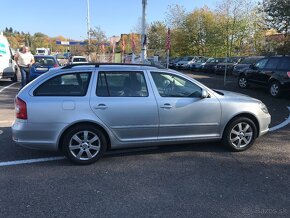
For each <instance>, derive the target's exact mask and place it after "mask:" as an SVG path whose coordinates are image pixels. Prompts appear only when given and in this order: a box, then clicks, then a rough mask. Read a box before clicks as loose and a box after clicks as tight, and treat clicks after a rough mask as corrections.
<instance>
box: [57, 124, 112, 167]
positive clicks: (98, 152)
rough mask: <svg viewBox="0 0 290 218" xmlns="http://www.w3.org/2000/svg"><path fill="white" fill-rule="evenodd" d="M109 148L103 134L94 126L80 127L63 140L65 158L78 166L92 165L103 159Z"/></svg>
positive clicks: (67, 134) (73, 129)
mask: <svg viewBox="0 0 290 218" xmlns="http://www.w3.org/2000/svg"><path fill="white" fill-rule="evenodd" d="M106 148H107V140H106V137H105V136H104V134H103V132H102V131H101V130H99V129H98V128H96V127H94V126H92V125H80V126H76V127H73V128H72V129H70V130H69V131H68V132H67V133H66V134H65V135H64V138H63V143H62V149H63V152H64V154H65V156H66V157H67V158H68V159H69V160H71V161H72V162H74V163H76V164H81V165H85V164H91V163H94V162H96V161H97V160H98V159H100V158H101V157H102V155H103V154H104V152H105V151H106Z"/></svg>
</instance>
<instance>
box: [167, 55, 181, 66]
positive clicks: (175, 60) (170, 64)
mask: <svg viewBox="0 0 290 218" xmlns="http://www.w3.org/2000/svg"><path fill="white" fill-rule="evenodd" d="M181 59H182V58H180V57H179V58H172V59H170V60H169V68H175V64H176V63H177V62H178V61H180V60H181Z"/></svg>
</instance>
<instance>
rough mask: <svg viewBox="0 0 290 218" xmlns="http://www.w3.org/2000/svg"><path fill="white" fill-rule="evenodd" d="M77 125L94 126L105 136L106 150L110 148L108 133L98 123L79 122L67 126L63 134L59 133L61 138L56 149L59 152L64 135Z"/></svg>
mask: <svg viewBox="0 0 290 218" xmlns="http://www.w3.org/2000/svg"><path fill="white" fill-rule="evenodd" d="M79 125H91V126H94V127H96V128H98V129H99V130H100V131H102V133H103V134H104V136H105V138H106V140H107V150H109V149H110V148H111V139H110V136H109V134H108V132H107V131H106V129H105V128H104V127H103V126H101V125H100V124H98V123H95V122H92V121H81V122H77V123H73V124H71V125H70V126H67V127H66V128H65V129H64V130H63V132H62V133H61V136H60V137H59V140H58V149H59V150H61V149H62V143H63V139H64V136H65V134H66V133H67V132H68V131H70V130H71V129H72V128H74V127H76V126H79Z"/></svg>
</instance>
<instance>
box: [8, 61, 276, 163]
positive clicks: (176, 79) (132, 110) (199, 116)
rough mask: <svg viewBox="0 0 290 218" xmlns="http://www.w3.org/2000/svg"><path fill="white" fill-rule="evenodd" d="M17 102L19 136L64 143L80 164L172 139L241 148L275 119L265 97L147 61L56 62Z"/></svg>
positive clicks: (36, 144) (26, 141)
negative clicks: (218, 85) (114, 151)
mask: <svg viewBox="0 0 290 218" xmlns="http://www.w3.org/2000/svg"><path fill="white" fill-rule="evenodd" d="M15 102H16V103H15V104H16V105H15V107H16V120H15V122H14V124H13V126H12V134H13V140H14V141H15V142H16V143H18V144H20V145H23V146H26V147H30V148H35V149H49V150H62V151H63V152H64V154H65V155H66V157H67V158H69V159H70V160H72V161H73V162H75V163H79V164H89V163H93V162H95V161H96V160H97V159H99V158H100V157H101V156H102V155H103V153H104V152H105V151H106V150H107V149H118V148H125V147H140V146H141V147H144V146H152V145H161V144H172V143H186V142H200V141H215V140H217V141H219V140H222V142H223V144H224V145H226V146H228V148H230V149H231V150H233V151H243V150H246V149H248V148H249V147H250V146H251V145H252V144H253V143H254V141H255V139H256V138H257V137H259V136H261V135H263V134H265V133H266V132H267V131H268V125H269V123H270V120H271V117H270V114H269V113H268V110H267V108H266V106H265V105H264V104H263V103H262V102H261V101H260V100H257V99H254V98H250V97H248V96H245V95H242V94H238V93H233V92H229V91H222V90H219V91H217V90H212V89H210V88H208V87H206V86H205V85H203V84H202V83H200V82H198V81H196V80H194V79H193V78H191V77H189V76H186V75H184V74H182V73H179V72H177V71H173V70H167V69H159V68H156V67H151V66H144V65H143V66H142V65H120V64H118V65H117V64H115V65H112V64H111V65H108V64H107V65H103V64H97V63H96V64H95V65H92V64H91V63H90V64H86V65H82V66H80V65H67V66H65V67H63V68H56V69H51V70H50V71H49V72H48V73H46V74H44V75H42V76H41V77H38V78H36V79H35V80H34V81H32V82H31V83H29V84H28V85H27V86H25V87H24V88H23V89H22V90H21V91H20V92H19V93H18V94H17V96H16V100H15ZM44 115H45V116H44Z"/></svg>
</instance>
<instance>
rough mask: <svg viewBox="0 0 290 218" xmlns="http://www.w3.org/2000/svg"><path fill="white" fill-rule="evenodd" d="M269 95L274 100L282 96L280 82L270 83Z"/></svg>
mask: <svg viewBox="0 0 290 218" xmlns="http://www.w3.org/2000/svg"><path fill="white" fill-rule="evenodd" d="M269 93H270V95H271V96H272V97H274V98H278V97H279V96H280V95H281V84H280V83H279V81H277V80H275V81H273V82H271V83H270V86H269Z"/></svg>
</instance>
